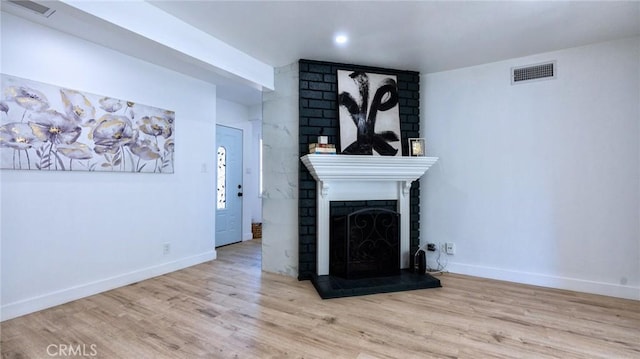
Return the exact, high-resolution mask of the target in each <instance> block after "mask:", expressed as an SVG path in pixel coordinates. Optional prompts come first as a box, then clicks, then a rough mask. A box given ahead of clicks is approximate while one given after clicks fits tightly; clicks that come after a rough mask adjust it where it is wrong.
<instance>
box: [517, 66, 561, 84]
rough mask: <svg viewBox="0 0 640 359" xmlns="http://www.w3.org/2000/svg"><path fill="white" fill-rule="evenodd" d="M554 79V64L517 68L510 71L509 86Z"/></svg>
mask: <svg viewBox="0 0 640 359" xmlns="http://www.w3.org/2000/svg"><path fill="white" fill-rule="evenodd" d="M554 78H556V62H555V61H550V62H545V63H542V64H536V65H527V66H519V67H514V68H512V69H511V84H512V85H513V84H519V83H525V82H531V81H539V80H550V79H554Z"/></svg>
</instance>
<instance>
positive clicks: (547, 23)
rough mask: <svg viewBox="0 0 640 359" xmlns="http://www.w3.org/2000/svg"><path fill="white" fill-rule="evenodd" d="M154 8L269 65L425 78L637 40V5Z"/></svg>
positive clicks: (196, 4)
mask: <svg viewBox="0 0 640 359" xmlns="http://www.w3.org/2000/svg"><path fill="white" fill-rule="evenodd" d="M151 3H152V4H153V5H155V6H157V7H159V8H161V9H163V10H165V11H166V12H169V13H171V14H173V15H174V16H176V17H178V18H180V19H182V20H184V21H186V22H188V23H190V24H192V25H194V26H195V27H197V28H199V29H201V30H204V31H206V32H208V33H209V34H211V35H213V36H214V37H216V38H218V39H220V40H222V41H225V42H227V43H228V44H230V45H232V46H234V47H235V48H237V49H239V50H241V51H243V52H245V53H247V54H249V55H251V56H253V57H255V58H257V59H258V60H261V61H263V62H266V63H267V64H269V65H272V66H275V67H278V66H283V65H288V64H291V63H293V62H295V61H297V60H298V59H300V58H305V59H313V60H326V61H334V62H346V63H353V64H361V65H372V66H379V67H389V68H395V69H402V70H414V71H419V72H422V73H429V72H437V71H443V70H449V69H455V68H461V67H467V66H472V65H478V64H484V63H489V62H494V61H499V60H504V59H509V58H515V57H521V56H526V55H531V54H537V53H541V52H547V51H553V50H559V49H563V48H568V47H575V46H580V45H586V44H591V43H596V42H602V41H608V40H612V39H618V38H624V37H630V36H636V35H640V2H629V1H626V2H611V1H605V2H584V1H583V2H566V1H551V2H546V1H517V2H510V1H494V2H486V1H462V2H460V1H449V2H445V1H294V2H291V1H167V0H162V1H151ZM338 32H342V33H345V34H347V35H348V36H349V38H350V41H349V43H348V44H347V46H344V47H342V46H336V45H335V44H334V43H333V38H334V36H335V34H336V33H338Z"/></svg>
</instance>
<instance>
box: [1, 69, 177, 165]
mask: <svg viewBox="0 0 640 359" xmlns="http://www.w3.org/2000/svg"><path fill="white" fill-rule="evenodd" d="M0 80H1V81H0V82H1V84H2V98H0V116H1V117H0V168H3V169H15V170H36V171H112V172H151V173H173V171H174V168H173V158H174V120H175V113H174V112H173V111H169V110H164V109H160V108H156V107H151V106H146V105H142V104H139V103H134V102H131V101H126V100H120V99H116V98H112V97H106V96H99V95H94V94H90V93H85V92H81V91H78V90H72V89H67V88H60V87H57V86H53V85H48V84H44V83H40V82H36V81H31V80H27V79H22V78H18V77H12V76H8V75H5V74H1V75H0Z"/></svg>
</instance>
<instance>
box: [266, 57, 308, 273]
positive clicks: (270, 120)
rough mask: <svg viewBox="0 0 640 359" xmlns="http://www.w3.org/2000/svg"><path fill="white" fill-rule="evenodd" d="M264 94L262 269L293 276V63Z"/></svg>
mask: <svg viewBox="0 0 640 359" xmlns="http://www.w3.org/2000/svg"><path fill="white" fill-rule="evenodd" d="M275 88H276V89H275V90H274V91H273V92H268V93H265V94H264V95H263V104H262V106H263V108H262V115H263V118H262V121H263V124H262V138H263V151H264V152H263V174H262V175H263V181H264V191H263V194H262V269H263V270H265V271H268V272H275V273H281V274H285V275H289V276H297V275H298V166H299V165H300V159H299V158H298V141H299V138H298V121H299V119H298V63H297V62H296V63H294V64H292V65H289V66H283V67H279V68H277V69H276V71H275Z"/></svg>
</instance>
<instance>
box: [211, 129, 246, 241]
mask: <svg viewBox="0 0 640 359" xmlns="http://www.w3.org/2000/svg"><path fill="white" fill-rule="evenodd" d="M216 142H217V144H218V150H217V167H218V178H217V183H216V189H217V190H216V195H217V199H216V241H215V242H216V247H220V246H224V245H226V244H230V243H236V242H240V241H242V130H239V129H236V128H231V127H226V126H220V125H217V126H216Z"/></svg>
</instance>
